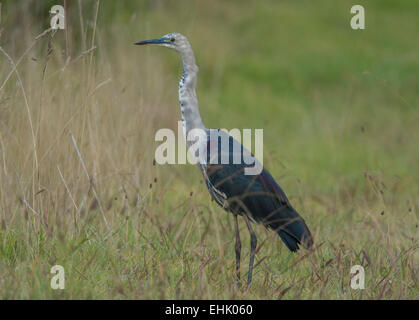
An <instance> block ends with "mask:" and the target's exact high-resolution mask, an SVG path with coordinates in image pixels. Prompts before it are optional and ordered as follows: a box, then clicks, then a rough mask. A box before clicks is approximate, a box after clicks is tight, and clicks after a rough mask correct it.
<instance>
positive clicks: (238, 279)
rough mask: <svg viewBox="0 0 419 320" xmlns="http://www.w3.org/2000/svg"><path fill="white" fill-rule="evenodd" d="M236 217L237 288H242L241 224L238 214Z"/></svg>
mask: <svg viewBox="0 0 419 320" xmlns="http://www.w3.org/2000/svg"><path fill="white" fill-rule="evenodd" d="M233 215H234V229H235V230H236V246H235V250H236V274H237V286H238V287H239V288H240V252H241V249H242V244H241V241H240V233H239V222H238V221H237V214H233Z"/></svg>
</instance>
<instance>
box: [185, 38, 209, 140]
mask: <svg viewBox="0 0 419 320" xmlns="http://www.w3.org/2000/svg"><path fill="white" fill-rule="evenodd" d="M180 54H181V56H182V61H183V73H182V78H181V80H180V82H179V102H180V110H181V113H182V121H183V135H184V137H185V138H187V134H188V133H189V131H190V130H192V129H203V130H205V126H204V124H203V123H202V120H201V115H200V114H199V109H198V100H197V98H196V92H195V86H196V81H197V74H198V67H197V65H196V64H195V57H194V54H193V51H192V48H191V47H190V46H187V47H185V48H183V50H182V51H181V53H180Z"/></svg>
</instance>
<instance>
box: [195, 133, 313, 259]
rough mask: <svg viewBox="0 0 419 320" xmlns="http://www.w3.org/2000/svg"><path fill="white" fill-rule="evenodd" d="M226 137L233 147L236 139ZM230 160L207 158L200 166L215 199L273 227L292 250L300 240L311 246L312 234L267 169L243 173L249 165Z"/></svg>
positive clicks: (232, 209) (230, 208)
mask: <svg viewBox="0 0 419 320" xmlns="http://www.w3.org/2000/svg"><path fill="white" fill-rule="evenodd" d="M229 138H230V147H231V148H230V150H233V149H232V148H233V144H234V143H238V142H237V141H236V140H234V139H233V138H232V137H229ZM208 143H209V144H210V142H208ZM213 145H214V144H213ZM241 148H243V146H241ZM230 160H231V161H230V162H229V163H231V164H211V163H210V162H209V161H208V163H207V165H202V166H201V170H202V173H203V176H204V179H205V180H206V185H207V187H208V190H209V192H210V194H211V196H212V197H213V198H214V199H215V201H216V202H217V203H218V204H219V205H220V206H222V207H223V208H225V209H228V210H230V211H232V212H235V213H237V214H240V215H246V216H247V217H249V218H250V219H251V220H252V221H254V222H258V223H262V224H264V225H265V226H267V227H269V228H271V229H273V230H275V231H276V232H277V233H278V235H279V236H280V237H281V239H282V240H283V241H284V243H285V244H286V245H287V247H288V248H289V249H290V250H291V251H296V250H298V244H301V243H303V244H304V245H305V246H306V247H310V246H311V244H312V236H311V233H310V231H309V229H308V227H307V225H306V224H305V222H304V219H302V218H301V217H300V216H299V214H298V213H297V212H296V211H295V210H294V208H293V207H292V206H291V204H290V202H289V201H288V198H287V197H286V195H285V193H284V191H283V190H282V189H281V188H280V187H279V185H278V184H277V183H276V181H275V180H274V179H273V178H272V176H271V175H270V174H269V172H268V171H267V170H265V169H263V170H262V172H260V174H257V175H245V174H244V169H245V168H246V167H248V166H249V165H247V164H245V163H244V161H243V162H242V163H240V164H232V163H233V161H232V160H233V159H230ZM220 162H221V159H219V161H218V163H220ZM250 166H251V165H250Z"/></svg>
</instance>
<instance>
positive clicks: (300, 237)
mask: <svg viewBox="0 0 419 320" xmlns="http://www.w3.org/2000/svg"><path fill="white" fill-rule="evenodd" d="M269 227H270V228H272V229H273V230H275V231H276V232H277V233H278V235H279V236H280V237H281V239H282V241H283V242H284V243H285V245H286V246H287V247H288V249H290V250H291V251H293V252H295V251H297V250H298V249H299V245H303V246H304V247H305V248H306V249H309V248H311V246H312V245H313V236H312V235H311V232H310V230H309V229H308V227H307V225H306V223H305V221H304V219H303V218H301V217H300V215H299V214H298V213H297V211H295V210H294V208H292V207H291V206H285V207H284V208H283V209H282V210H280V211H279V212H278V213H277V214H276V215H275V219H274V221H272V222H270V223H269Z"/></svg>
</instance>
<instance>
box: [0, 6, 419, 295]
mask: <svg viewBox="0 0 419 320" xmlns="http://www.w3.org/2000/svg"><path fill="white" fill-rule="evenodd" d="M2 2H3V5H2V21H1V23H0V27H1V38H0V46H1V52H0V54H1V59H0V75H1V76H0V222H1V223H0V298H2V299H56V298H57V299H86V298H87V299H108V298H110V299H169V298H175V299H215V298H217V299H417V298H418V297H419V286H418V223H419V221H418V206H419V198H418V194H419V170H418V164H419V148H418V146H417V145H418V140H419V129H418V122H419V77H418V75H419V42H418V41H417V32H418V29H417V17H418V16H419V4H418V3H417V1H415V0H411V1H402V2H396V1H378V0H376V1H357V2H356V4H363V5H364V6H365V10H366V29H365V30H358V31H355V30H352V29H351V28H350V24H349V22H350V18H351V14H350V8H351V6H352V5H353V4H355V3H353V2H351V1H339V3H337V2H336V1H326V0H322V1H316V2H315V3H313V2H312V1H291V0H290V1H273V0H272V1H249V2H246V4H244V3H243V1H238V0H235V1H228V2H227V1H221V0H214V1H193V2H190V1H164V0H160V1H151V0H150V1H140V2H133V3H130V4H128V2H122V1H113V2H111V1H100V2H99V1H79V2H77V1H71V4H70V5H69V8H68V11H67V12H69V18H68V28H67V30H64V31H63V30H58V31H56V32H55V31H49V32H46V33H43V31H44V30H46V29H47V28H48V27H49V19H50V17H49V16H48V10H49V8H50V7H51V6H52V5H54V4H57V3H59V2H60V1H49V0H48V1H47V0H45V1H34V0H31V1H23V0H21V1H2ZM80 3H82V6H80ZM16 21H19V23H18V24H17V22H16ZM173 31H176V32H181V33H183V34H185V35H186V36H187V37H188V38H189V40H190V42H191V44H192V46H193V48H194V51H195V55H196V59H197V64H198V66H199V67H200V73H199V81H198V88H197V95H198V100H199V103H200V110H201V115H202V118H203V121H204V123H205V124H206V125H207V127H210V128H262V129H264V165H265V166H266V167H267V169H268V170H269V171H270V172H271V173H272V175H273V176H274V177H275V178H276V180H277V181H278V183H280V185H281V186H282V187H283V189H284V190H285V192H286V193H287V195H288V197H289V198H290V201H291V203H292V204H293V205H294V207H295V208H296V209H297V211H298V212H300V213H301V215H302V216H303V217H304V218H305V220H306V222H307V224H308V226H309V227H310V229H311V231H312V233H313V235H314V239H315V249H314V250H313V251H305V250H301V251H300V252H299V253H297V254H292V253H290V252H289V251H288V250H287V248H286V247H285V245H284V244H283V243H282V242H281V240H280V239H279V237H277V236H276V235H275V234H274V233H273V232H271V231H267V230H265V229H264V228H263V227H262V226H257V227H255V230H256V233H257V235H258V238H259V247H258V252H257V255H256V262H255V264H256V267H255V271H254V282H253V283H252V286H251V287H250V288H248V289H246V288H245V286H242V288H241V289H238V288H237V287H236V286H235V277H234V267H235V256H234V226H233V218H232V216H231V214H229V213H226V212H224V211H223V210H222V209H220V208H219V207H218V206H217V204H216V203H215V202H212V201H211V200H210V197H209V195H208V193H207V190H206V187H205V185H204V184H203V181H202V177H201V174H200V173H199V171H198V170H197V169H196V168H195V167H194V166H192V165H170V166H169V165H168V166H159V165H153V158H154V150H155V148H156V146H157V144H156V143H155V142H154V135H155V132H156V131H157V130H158V129H160V128H172V129H174V130H176V128H177V121H178V120H179V119H180V110H179V106H178V98H177V83H178V78H179V77H180V73H181V65H180V59H179V57H178V56H177V55H176V54H175V53H174V52H172V51H169V50H165V49H163V48H151V47H150V48H144V47H141V48H140V47H136V46H133V45H132V43H133V42H135V41H139V40H143V39H149V38H155V37H159V36H161V35H163V34H165V33H168V32H173ZM15 66H17V68H16V70H15V69H14V67H15ZM415 146H416V147H415ZM240 229H241V230H242V232H241V235H242V247H243V251H242V259H243V260H242V273H244V275H246V272H247V259H248V252H249V236H248V234H247V230H246V226H245V224H244V221H240ZM56 264H59V265H62V266H63V267H64V268H65V289H64V290H53V289H51V287H50V280H51V278H52V276H53V275H52V274H50V269H51V267H52V266H53V265H56ZM356 264H359V265H362V266H363V267H364V268H365V290H353V289H351V287H350V280H351V274H350V268H351V266H353V265H356Z"/></svg>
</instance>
